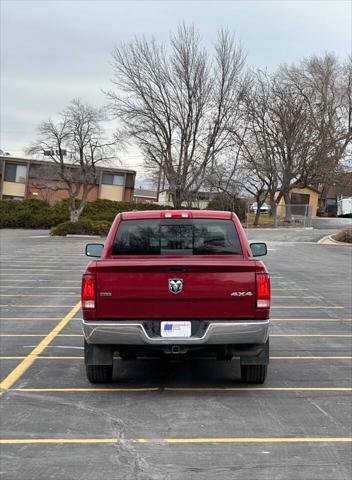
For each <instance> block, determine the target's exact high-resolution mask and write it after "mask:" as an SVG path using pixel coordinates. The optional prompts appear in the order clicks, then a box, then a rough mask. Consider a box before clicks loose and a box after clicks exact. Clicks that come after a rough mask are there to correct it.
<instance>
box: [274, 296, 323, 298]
mask: <svg viewBox="0 0 352 480" xmlns="http://www.w3.org/2000/svg"><path fill="white" fill-rule="evenodd" d="M271 298H319V297H318V296H317V295H315V296H314V295H309V296H301V295H271Z"/></svg>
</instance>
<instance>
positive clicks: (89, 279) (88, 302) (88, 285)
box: [81, 274, 95, 308]
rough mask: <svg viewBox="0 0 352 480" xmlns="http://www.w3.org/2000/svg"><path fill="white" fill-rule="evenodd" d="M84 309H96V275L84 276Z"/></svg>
mask: <svg viewBox="0 0 352 480" xmlns="http://www.w3.org/2000/svg"><path fill="white" fill-rule="evenodd" d="M81 300H82V308H95V275H91V274H87V275H83V279H82V298H81Z"/></svg>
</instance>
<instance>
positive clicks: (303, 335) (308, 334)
mask: <svg viewBox="0 0 352 480" xmlns="http://www.w3.org/2000/svg"><path fill="white" fill-rule="evenodd" d="M0 336H1V335H0ZM270 337H341V338H351V337H352V334H350V333H349V334H347V335H345V334H342V333H271V334H270Z"/></svg>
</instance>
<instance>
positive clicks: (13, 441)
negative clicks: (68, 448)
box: [0, 437, 352, 445]
mask: <svg viewBox="0 0 352 480" xmlns="http://www.w3.org/2000/svg"><path fill="white" fill-rule="evenodd" d="M122 440H123V442H124V443H125V442H130V443H142V444H146V443H148V444H160V443H161V444H163V443H165V444H170V443H172V444H175V443H179V444H180V443H182V444H183V443H350V442H352V437H200V438H199V437H198V438H197V437H193V438H130V439H126V438H123V439H122V438H121V439H120V438H118V437H114V438H101V437H98V438H3V439H0V444H1V445H24V444H25V445H43V444H47V445H49V444H55V445H57V444H73V443H76V444H89V443H90V444H98V443H110V444H116V443H120V441H122Z"/></svg>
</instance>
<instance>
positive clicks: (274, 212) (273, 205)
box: [269, 191, 277, 227]
mask: <svg viewBox="0 0 352 480" xmlns="http://www.w3.org/2000/svg"><path fill="white" fill-rule="evenodd" d="M275 193H276V192H275V191H273V192H270V194H269V205H270V217H271V218H272V219H273V223H274V227H276V226H277V204H276V201H275Z"/></svg>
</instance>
